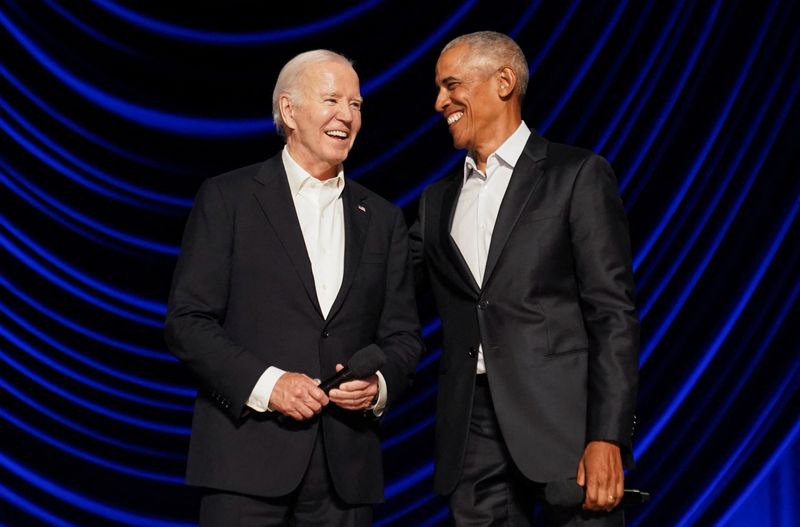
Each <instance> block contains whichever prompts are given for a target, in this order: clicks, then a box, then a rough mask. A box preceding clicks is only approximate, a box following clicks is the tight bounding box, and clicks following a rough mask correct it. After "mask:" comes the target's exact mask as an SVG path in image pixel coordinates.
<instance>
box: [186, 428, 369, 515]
mask: <svg viewBox="0 0 800 527" xmlns="http://www.w3.org/2000/svg"><path fill="white" fill-rule="evenodd" d="M265 477H270V476H266V475H265ZM271 477H276V476H275V475H272V476H271ZM282 525H291V526H296V527H306V526H308V527H311V526H315V527H316V526H322V525H324V526H331V527H369V526H370V525H372V505H368V504H367V505H364V504H359V505H350V504H347V503H345V502H343V501H342V500H341V499H340V498H339V496H338V495H337V494H336V489H334V487H333V482H332V481H331V477H330V473H329V472H328V465H327V462H326V459H325V447H324V446H323V441H322V432H320V433H319V434H317V440H316V443H315V444H314V451H313V453H312V455H311V461H310V462H309V464H308V468H307V469H306V473H305V475H304V476H303V480H302V481H301V482H300V485H299V486H298V487H297V489H295V490H294V491H293V492H292V493H291V494H289V495H287V496H280V497H276V498H264V497H259V496H248V495H244V494H236V493H232V492H224V491H218V490H213V489H209V490H208V491H207V492H206V493H205V494H204V495H203V497H202V499H201V500H200V524H199V527H272V526H282Z"/></svg>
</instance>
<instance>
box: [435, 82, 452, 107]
mask: <svg viewBox="0 0 800 527" xmlns="http://www.w3.org/2000/svg"><path fill="white" fill-rule="evenodd" d="M449 105H450V97H449V95H448V94H447V90H446V89H445V88H444V86H442V87H441V88H439V92H438V93H437V94H436V102H435V103H434V105H433V107H434V108H435V109H436V111H437V112H444V110H445V109H446V108H447V107H448V106H449Z"/></svg>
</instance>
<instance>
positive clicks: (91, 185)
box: [0, 99, 152, 209]
mask: <svg viewBox="0 0 800 527" xmlns="http://www.w3.org/2000/svg"><path fill="white" fill-rule="evenodd" d="M0 106H5V104H4V103H3V101H2V99H0ZM0 129H2V130H3V131H4V132H5V133H6V134H7V135H8V136H9V137H11V138H12V139H13V140H14V141H16V142H17V144H18V145H20V146H22V147H23V148H24V149H25V150H27V151H28V152H29V153H30V154H31V155H33V156H34V157H36V158H37V159H38V160H39V161H41V162H42V163H44V164H46V165H47V166H49V167H50V168H52V169H53V170H55V171H56V172H58V173H59V174H61V175H63V176H66V177H67V178H68V179H70V180H72V181H74V182H76V183H78V184H79V185H81V186H82V187H84V188H87V189H89V190H91V191H93V192H96V193H97V194H100V195H101V196H105V197H107V198H110V199H113V200H116V201H119V202H122V203H125V204H127V205H131V206H134V207H140V208H147V209H151V208H152V207H151V206H150V205H149V204H148V203H147V202H146V201H142V200H140V199H137V198H133V197H130V196H127V195H125V194H120V193H119V192H116V191H114V190H111V189H108V188H106V187H104V186H102V185H98V184H97V183H95V182H94V181H91V180H89V179H87V178H85V177H83V176H82V175H80V174H78V173H77V172H76V171H74V170H72V169H71V168H69V167H68V166H66V165H64V164H63V163H61V162H60V161H58V160H57V159H55V158H53V157H52V156H51V155H49V154H47V153H46V152H44V151H43V150H42V149H41V148H39V147H38V146H36V145H35V144H33V143H32V142H30V141H28V140H27V139H25V137H23V136H22V135H21V134H19V133H18V132H17V131H16V130H14V128H12V127H11V126H10V125H9V124H8V123H7V122H6V120H5V119H3V118H2V117H0ZM33 133H35V129H34V130H33Z"/></svg>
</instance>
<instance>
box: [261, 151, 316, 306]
mask: <svg viewBox="0 0 800 527" xmlns="http://www.w3.org/2000/svg"><path fill="white" fill-rule="evenodd" d="M253 179H254V180H255V181H257V182H258V183H260V185H259V187H258V188H257V189H256V191H255V192H254V195H255V198H256V200H257V201H258V203H259V205H260V206H261V210H262V211H263V212H264V214H265V215H266V217H267V220H268V221H269V223H270V224H271V225H272V228H273V229H274V230H275V235H276V236H277V237H278V239H279V240H280V242H281V245H283V248H284V250H285V251H286V254H287V255H288V256H289V259H290V260H291V261H292V264H293V266H294V270H295V272H296V273H297V276H299V277H300V281H301V282H302V283H303V287H304V288H305V290H306V294H307V295H308V298H309V300H311V303H312V304H313V305H314V309H316V310H317V313H319V315H320V316H322V310H321V309H320V307H319V300H318V299H317V289H316V286H315V285H314V273H313V272H312V270H311V260H310V259H309V257H308V251H307V250H306V245H305V241H303V231H302V230H301V229H300V221H299V220H298V219H297V210H296V209H295V208H294V201H293V200H292V195H291V190H290V189H289V181H288V179H287V176H286V170H284V168H283V161H282V159H281V154H278V155H276V156H274V157H272V158H271V159H269V160H268V161H266V162H264V165H263V166H262V167H261V170H259V171H258V174H257V175H256V176H255V177H254V178H253ZM264 272H269V270H268V269H265V270H264Z"/></svg>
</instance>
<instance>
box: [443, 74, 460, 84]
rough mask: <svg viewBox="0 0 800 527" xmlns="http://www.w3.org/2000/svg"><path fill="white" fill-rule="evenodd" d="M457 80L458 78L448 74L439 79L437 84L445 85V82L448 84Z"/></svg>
mask: <svg viewBox="0 0 800 527" xmlns="http://www.w3.org/2000/svg"><path fill="white" fill-rule="evenodd" d="M457 80H458V78H456V77H453V76H452V75H450V76H449V77H445V78H444V79H442V80H441V81H439V84H442V85H446V84H449V83H451V82H453V81H457Z"/></svg>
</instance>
